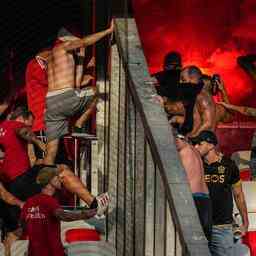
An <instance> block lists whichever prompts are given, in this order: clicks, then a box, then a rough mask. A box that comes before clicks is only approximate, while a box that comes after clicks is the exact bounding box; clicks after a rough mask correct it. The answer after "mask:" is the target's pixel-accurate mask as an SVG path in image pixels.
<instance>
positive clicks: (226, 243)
mask: <svg viewBox="0 0 256 256" xmlns="http://www.w3.org/2000/svg"><path fill="white" fill-rule="evenodd" d="M210 251H211V254H212V255H213V256H234V255H235V253H234V237H233V231H232V227H231V226H230V227H229V226H225V227H216V226H213V227H212V239H211V243H210Z"/></svg>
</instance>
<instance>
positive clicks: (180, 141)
mask: <svg viewBox="0 0 256 256" xmlns="http://www.w3.org/2000/svg"><path fill="white" fill-rule="evenodd" d="M175 144H176V148H177V151H178V152H179V151H180V150H182V149H183V148H184V147H185V146H187V145H188V144H187V141H186V138H185V136H184V135H182V134H179V133H177V134H176V135H175Z"/></svg>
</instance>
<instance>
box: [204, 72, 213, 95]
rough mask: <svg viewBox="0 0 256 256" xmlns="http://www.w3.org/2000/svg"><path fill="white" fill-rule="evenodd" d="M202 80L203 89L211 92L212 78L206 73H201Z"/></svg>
mask: <svg viewBox="0 0 256 256" xmlns="http://www.w3.org/2000/svg"><path fill="white" fill-rule="evenodd" d="M202 81H203V84H204V89H205V90H206V91H207V92H208V93H209V94H212V79H211V77H210V76H208V75H202Z"/></svg>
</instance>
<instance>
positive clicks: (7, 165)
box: [0, 107, 44, 250]
mask: <svg viewBox="0 0 256 256" xmlns="http://www.w3.org/2000/svg"><path fill="white" fill-rule="evenodd" d="M9 119H10V120H5V121H3V122H1V123H0V146H1V148H2V149H3V151H4V153H5V155H4V161H3V165H2V168H1V170H0V172H1V178H2V181H3V182H4V184H5V186H6V188H7V190H8V191H9V192H10V193H11V194H12V195H14V196H15V197H17V198H18V199H19V200H22V201H25V200H26V199H27V198H28V197H30V196H32V195H34V194H37V193H39V192H40V187H39V186H38V185H37V184H36V183H35V182H33V180H35V177H36V176H35V175H37V173H38V171H37V170H36V168H32V169H31V170H30V162H29V157H28V151H27V146H28V142H29V143H33V144H35V145H36V146H37V147H40V148H42V149H43V147H44V144H42V143H41V141H39V140H38V139H37V138H36V136H35V135H34V134H33V133H31V132H30V127H31V125H32V122H33V116H32V114H31V112H29V111H27V110H26V109H25V108H24V107H18V108H16V109H15V110H14V111H13V112H12V113H11V114H10V117H9ZM28 170H30V171H29V172H28ZM1 214H2V215H3V220H4V227H5V230H6V232H7V236H6V239H5V245H6V249H7V250H8V248H9V245H10V244H11V242H12V241H13V240H15V238H14V237H13V234H12V232H13V231H14V230H16V229H17V224H18V223H17V220H18V218H19V214H20V207H17V206H16V205H8V204H4V203H3V202H1Z"/></svg>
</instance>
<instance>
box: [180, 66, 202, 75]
mask: <svg viewBox="0 0 256 256" xmlns="http://www.w3.org/2000/svg"><path fill="white" fill-rule="evenodd" d="M183 70H187V71H188V74H189V75H190V76H197V77H200V78H201V77H202V75H203V73H202V71H201V70H200V68H198V67H197V66H193V65H191V66H187V67H185V68H184V69H183Z"/></svg>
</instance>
